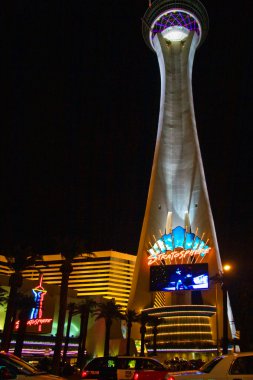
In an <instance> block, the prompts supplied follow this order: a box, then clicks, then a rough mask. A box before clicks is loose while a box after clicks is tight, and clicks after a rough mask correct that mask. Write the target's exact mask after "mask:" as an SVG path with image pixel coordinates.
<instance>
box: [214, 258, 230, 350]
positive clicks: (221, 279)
mask: <svg viewBox="0 0 253 380" xmlns="http://www.w3.org/2000/svg"><path fill="white" fill-rule="evenodd" d="M230 269H231V266H230V265H229V264H226V265H224V266H223V270H222V271H219V273H217V274H216V275H214V276H213V277H211V280H213V281H214V282H215V283H216V286H217V284H220V286H221V290H222V312H223V339H222V353H223V355H227V353H228V310H227V309H228V302H227V281H226V275H225V273H226V272H228V271H229V270H230ZM216 291H217V288H216ZM216 307H217V293H216ZM217 312H218V311H217V310H216V313H217ZM216 323H218V318H217V321H216ZM217 351H219V347H218V326H217Z"/></svg>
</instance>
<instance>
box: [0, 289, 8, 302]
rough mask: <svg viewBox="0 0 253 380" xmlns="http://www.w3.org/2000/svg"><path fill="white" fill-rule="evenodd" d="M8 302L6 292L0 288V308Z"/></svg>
mask: <svg viewBox="0 0 253 380" xmlns="http://www.w3.org/2000/svg"><path fill="white" fill-rule="evenodd" d="M7 302H8V292H7V290H5V289H3V288H0V306H3V305H4V304H5V303H7Z"/></svg>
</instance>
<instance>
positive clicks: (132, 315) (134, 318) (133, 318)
mask: <svg viewBox="0 0 253 380" xmlns="http://www.w3.org/2000/svg"><path fill="white" fill-rule="evenodd" d="M123 318H124V319H125V320H126V322H127V345H126V355H127V356H129V355H130V341H131V330H132V324H133V322H138V321H139V314H138V313H137V311H136V310H134V309H127V310H126V311H125V314H124V315H123Z"/></svg>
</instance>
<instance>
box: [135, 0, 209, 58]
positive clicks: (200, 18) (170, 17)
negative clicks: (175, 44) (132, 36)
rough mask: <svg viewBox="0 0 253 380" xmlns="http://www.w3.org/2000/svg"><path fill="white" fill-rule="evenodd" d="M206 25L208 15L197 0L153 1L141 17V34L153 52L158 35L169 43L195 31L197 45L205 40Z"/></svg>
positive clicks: (182, 38)
mask: <svg viewBox="0 0 253 380" xmlns="http://www.w3.org/2000/svg"><path fill="white" fill-rule="evenodd" d="M208 24H209V22H208V14H207V12H206V9H205V8H204V6H203V5H202V3H201V2H200V1H199V0H181V1H179V0H155V1H154V2H153V3H152V6H151V7H150V8H148V10H147V11H146V13H145V15H144V17H143V23H142V33H143V37H144V40H145V42H146V43H147V45H148V46H149V47H150V48H151V49H153V50H154V45H153V39H154V36H155V35H156V34H158V33H161V34H162V35H163V37H164V38H165V39H168V40H170V41H181V40H184V39H185V38H186V37H187V35H188V34H189V32H190V31H195V32H196V34H197V35H198V37H199V40H198V45H199V44H201V43H202V42H203V41H204V39H205V38H206V35H207V32H208Z"/></svg>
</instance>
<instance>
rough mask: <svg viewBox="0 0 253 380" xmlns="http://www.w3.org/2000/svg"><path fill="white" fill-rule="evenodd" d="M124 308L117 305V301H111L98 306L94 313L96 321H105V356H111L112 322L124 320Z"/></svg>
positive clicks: (100, 303)
mask: <svg viewBox="0 0 253 380" xmlns="http://www.w3.org/2000/svg"><path fill="white" fill-rule="evenodd" d="M121 309H122V307H121V306H120V305H117V304H116V303H115V299H114V298H113V299H111V300H108V301H104V302H99V303H98V304H97V309H96V310H95V311H94V312H93V315H95V316H96V320H98V319H101V318H103V319H104V320H105V344H104V356H109V345H110V332H111V326H112V321H113V320H115V319H123V315H122V314H121Z"/></svg>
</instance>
